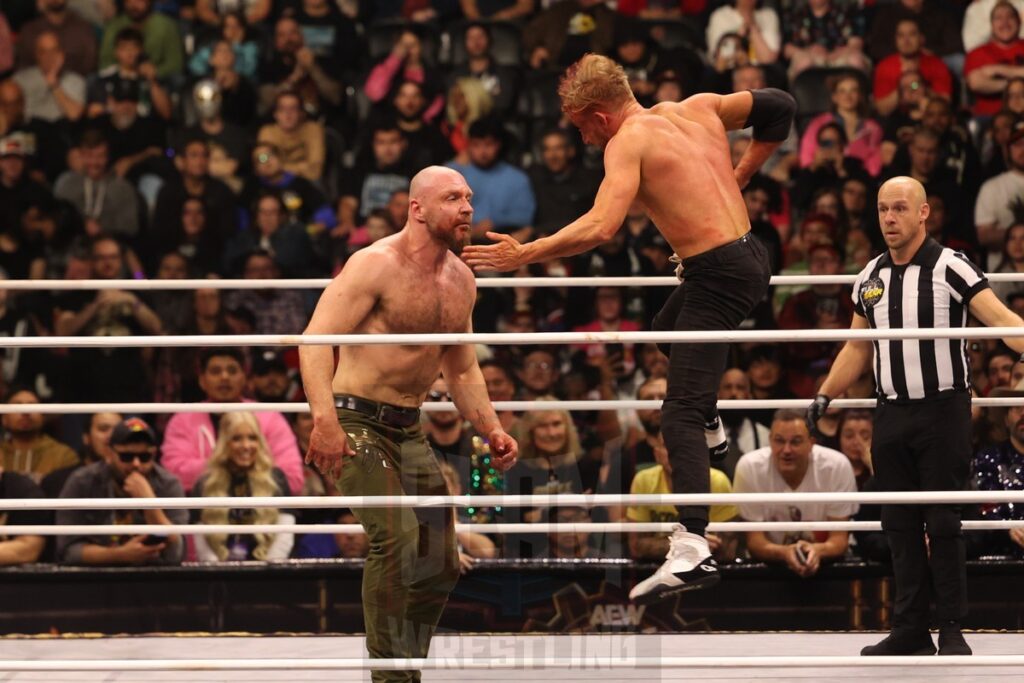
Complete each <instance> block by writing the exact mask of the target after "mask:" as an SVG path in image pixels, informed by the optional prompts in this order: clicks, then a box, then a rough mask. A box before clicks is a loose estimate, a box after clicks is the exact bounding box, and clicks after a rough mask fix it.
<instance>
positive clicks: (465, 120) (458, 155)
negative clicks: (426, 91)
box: [442, 76, 494, 163]
mask: <svg viewBox="0 0 1024 683" xmlns="http://www.w3.org/2000/svg"><path fill="white" fill-rule="evenodd" d="M493 108H494V100H492V99H491V95H490V93H488V92H487V89H486V88H484V86H483V84H482V83H481V82H480V79H478V78H473V77H469V76H467V77H466V78H460V79H458V80H457V81H455V83H454V84H452V87H451V88H449V89H448V108H447V111H446V116H445V122H444V125H443V128H442V130H443V131H444V134H445V136H446V137H447V138H448V143H449V144H450V145H451V146H452V149H454V150H455V160H456V161H458V162H459V163H466V161H467V159H468V157H467V156H466V147H468V146H469V127H470V126H471V125H473V122H474V121H476V120H477V119H480V118H483V117H484V116H487V115H488V114H490V113H491V109H493Z"/></svg>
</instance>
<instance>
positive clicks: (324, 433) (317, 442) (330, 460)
mask: <svg viewBox="0 0 1024 683" xmlns="http://www.w3.org/2000/svg"><path fill="white" fill-rule="evenodd" d="M332 424H333V427H332V426H331V425H332ZM355 454H356V452H355V451H354V450H352V447H351V446H349V445H348V435H347V434H345V430H344V429H342V428H341V425H339V424H338V423H337V422H331V421H329V422H327V423H325V424H323V425H320V424H317V423H313V431H312V432H310V435H309V450H308V451H307V452H306V464H307V465H313V466H314V467H316V468H317V469H318V470H320V473H321V474H322V475H324V476H325V477H327V478H328V479H330V480H332V481H333V480H336V479H337V478H338V477H340V476H341V468H342V467H343V466H344V459H345V457H351V456H353V455H355Z"/></svg>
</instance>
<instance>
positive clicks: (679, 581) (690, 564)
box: [629, 524, 719, 605]
mask: <svg viewBox="0 0 1024 683" xmlns="http://www.w3.org/2000/svg"><path fill="white" fill-rule="evenodd" d="M668 544H669V547H668V554H667V555H666V556H665V562H664V564H662V565H661V566H660V567H658V571H656V572H654V574H653V575H651V576H650V577H648V578H647V579H645V580H644V581H641V582H640V583H638V584H637V585H636V586H634V587H633V590H631V591H630V592H629V599H630V600H632V601H633V602H636V603H638V604H641V605H645V604H647V603H651V602H654V601H655V600H660V599H662V598H667V597H669V596H672V595H676V594H677V593H682V592H683V591H691V590H696V589H698V588H710V587H711V586H714V585H715V584H717V583H718V581H719V576H718V564H717V563H716V562H715V560H714V559H713V558H712V557H711V549H710V548H708V540H707V539H706V538H704V537H703V536H700V535H698V534H691V533H689V532H687V531H686V527H684V526H683V525H682V524H677V525H676V526H675V528H674V529H673V530H672V535H671V536H669V537H668Z"/></svg>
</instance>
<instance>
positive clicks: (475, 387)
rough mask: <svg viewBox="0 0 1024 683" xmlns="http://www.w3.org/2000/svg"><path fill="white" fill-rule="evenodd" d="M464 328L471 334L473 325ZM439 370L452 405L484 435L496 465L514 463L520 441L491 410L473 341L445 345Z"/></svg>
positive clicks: (500, 467) (510, 464) (503, 468)
mask: <svg viewBox="0 0 1024 683" xmlns="http://www.w3.org/2000/svg"><path fill="white" fill-rule="evenodd" d="M466 331H467V332H469V333H470V334H472V333H473V325H472V324H470V325H469V326H468V327H467V329H466ZM441 374H443V375H444V379H445V382H446V383H447V384H448V393H450V394H451V395H452V401H454V402H455V407H456V408H458V409H459V412H460V413H461V414H462V416H463V417H464V418H466V419H467V420H469V421H470V422H471V423H472V424H473V428H474V429H476V431H478V432H479V433H481V434H484V435H486V437H487V441H488V443H489V444H490V447H491V455H492V456H493V457H492V459H491V462H492V463H493V464H494V467H495V469H497V470H499V471H501V472H504V471H506V470H507V469H508V468H510V467H512V466H513V465H514V464H516V458H518V457H519V445H518V444H517V443H516V440H515V439H513V438H512V437H511V436H509V435H508V434H506V433H505V429H504V428H503V427H502V426H501V421H500V420H499V419H498V414H497V413H495V412H494V406H492V405H491V399H490V397H489V396H488V395H487V385H486V383H485V382H484V375H483V373H482V372H481V371H480V364H479V363H478V362H477V359H476V350H475V349H474V348H473V345H472V344H462V345H458V346H449V347H448V348H447V349H445V352H444V356H442V357H441Z"/></svg>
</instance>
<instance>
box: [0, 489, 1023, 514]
mask: <svg viewBox="0 0 1024 683" xmlns="http://www.w3.org/2000/svg"><path fill="white" fill-rule="evenodd" d="M744 503H748V504H765V505H784V504H787V503H859V504H864V503H874V504H883V505H951V504H975V503H1024V491H883V492H874V491H870V492H858V491H849V492H834V493H833V492H828V493H558V494H551V495H537V494H534V495H479V496H477V495H473V496H470V495H461V496H248V497H221V496H217V497H214V498H193V497H180V498H0V510H198V509H207V510H212V509H215V508H228V509H231V508H246V509H255V508H282V509H291V510H297V509H300V508H356V507H358V508H382V507H385V508H398V507H472V508H481V507H602V506H608V505H742V504H744Z"/></svg>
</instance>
